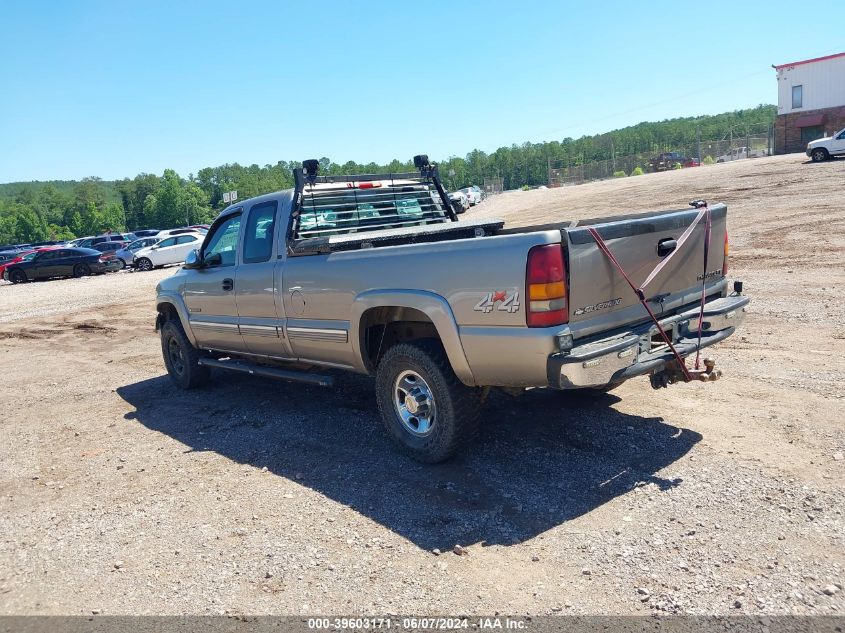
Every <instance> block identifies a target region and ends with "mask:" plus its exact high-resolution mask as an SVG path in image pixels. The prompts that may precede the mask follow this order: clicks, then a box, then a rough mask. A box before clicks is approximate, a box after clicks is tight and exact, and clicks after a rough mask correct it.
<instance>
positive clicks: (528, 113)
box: [0, 0, 845, 182]
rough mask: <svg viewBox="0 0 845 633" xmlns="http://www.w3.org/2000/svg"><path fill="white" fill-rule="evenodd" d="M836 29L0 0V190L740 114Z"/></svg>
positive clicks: (445, 11) (487, 144)
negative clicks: (22, 183)
mask: <svg viewBox="0 0 845 633" xmlns="http://www.w3.org/2000/svg"><path fill="white" fill-rule="evenodd" d="M799 7H801V8H800V10H799ZM813 16H816V17H813ZM843 23H845V2H842V1H841V0H830V1H827V2H826V1H816V2H810V3H805V4H803V5H801V4H798V3H796V2H794V0H791V1H789V2H776V1H772V0H769V1H766V2H763V1H756V0H746V1H743V2H737V1H736V0H734V1H731V2H722V1H721V0H707V1H706V2H679V1H678V0H674V1H672V2H660V1H657V2H624V3H623V2H619V3H615V2H609V1H605V2H580V3H570V2H564V1H563V0H559V1H557V2H554V1H552V2H541V1H535V2H530V3H528V2H513V1H511V2H498V1H495V0H491V1H487V2H454V1H453V2H445V1H444V2H441V1H439V0H429V1H428V2H416V3H412V2H373V3H341V2H332V1H325V2H297V3H292V2H285V1H266V2H263V1H262V2H250V1H247V0H245V1H242V2H238V3H232V2H217V1H212V0H209V1H205V2H188V1H182V0H170V1H169V2H158V1H155V0H148V1H145V2H131V1H128V0H127V1H126V2H123V1H121V2H86V1H84V0H79V1H70V0H68V1H66V2H59V1H56V2H43V1H38V0H29V1H27V2H17V3H13V2H4V3H2V4H0V24H2V25H3V26H4V29H3V37H2V38H0V78H2V83H3V98H2V101H0V147H2V148H3V151H2V152H0V182H9V181H18V180H46V179H76V178H82V177H84V176H93V175H96V176H100V177H102V178H104V179H114V178H121V177H124V176H130V177H131V176H134V175H135V174H137V173H139V172H151V173H159V174H160V173H161V172H162V171H163V170H164V169H165V168H167V167H171V168H174V169H176V170H177V171H178V172H179V173H180V174H182V175H183V176H187V175H188V174H189V173H195V172H196V171H197V170H198V169H200V168H202V167H207V166H214V165H219V164H223V163H226V162H239V163H242V164H252V163H258V164H260V165H264V164H267V163H275V162H276V161H278V160H283V159H284V160H288V159H297V160H299V159H303V158H310V157H322V156H328V157H330V158H331V159H333V160H335V161H336V162H345V161H347V160H356V161H359V162H366V161H370V160H373V161H377V162H386V161H389V160H391V159H392V158H402V159H407V158H409V157H410V156H412V155H414V154H416V153H420V152H426V153H428V154H429V155H430V156H432V157H434V158H443V157H446V156H449V155H465V154H466V153H467V152H469V151H470V150H472V149H474V148H478V149H482V150H485V151H493V150H495V149H496V148H497V147H500V146H502V145H510V144H513V143H522V142H525V141H544V140H554V139H558V140H560V139H563V138H564V137H567V136H571V137H576V138H577V137H578V136H581V135H583V134H592V133H597V132H604V131H607V130H611V129H614V128H619V127H624V126H626V125H630V124H633V123H637V122H639V121H645V120H660V119H664V118H671V117H676V116H690V115H698V114H714V113H718V112H723V111H726V110H733V109H737V108H745V107H753V106H755V105H757V104H759V103H774V102H775V100H776V83H775V80H774V71H773V70H772V69H771V64H775V63H784V62H788V61H795V60H799V59H805V58H808V57H815V56H818V55H823V54H827V53H832V52H839V51H842V50H845V35H843V32H842V29H841V25H842V24H843ZM825 31H827V32H828V33H829V34H830V35H831V37H823V38H818V37H812V35H813V34H818V33H822V32H825Z"/></svg>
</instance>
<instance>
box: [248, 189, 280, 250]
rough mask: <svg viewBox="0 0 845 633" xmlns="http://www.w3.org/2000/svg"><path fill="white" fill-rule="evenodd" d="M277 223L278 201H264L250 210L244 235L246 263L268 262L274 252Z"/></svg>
mask: <svg viewBox="0 0 845 633" xmlns="http://www.w3.org/2000/svg"><path fill="white" fill-rule="evenodd" d="M275 224H276V203H275V202H262V203H261V204H256V205H255V206H254V207H252V209H250V210H249V220H248V221H247V223H246V235H245V236H244V253H243V261H244V263H246V264H254V263H257V262H266V261H267V260H268V259H270V254H271V253H272V252H273V234H274V231H273V227H274V226H275Z"/></svg>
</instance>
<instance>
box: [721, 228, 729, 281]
mask: <svg viewBox="0 0 845 633" xmlns="http://www.w3.org/2000/svg"><path fill="white" fill-rule="evenodd" d="M728 251H730V246H729V244H728V232H727V231H725V259H724V260H723V261H722V276H724V277H727V276H728Z"/></svg>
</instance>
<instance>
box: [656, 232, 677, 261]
mask: <svg viewBox="0 0 845 633" xmlns="http://www.w3.org/2000/svg"><path fill="white" fill-rule="evenodd" d="M676 248H678V242H677V240H675V238H673V237H667V238H666V239H663V240H660V241H659V242H658V243H657V254H658V255H659V256H660V257H666V256H667V255H668V254H669V253H671V252H672V251H674V250H675V249H676Z"/></svg>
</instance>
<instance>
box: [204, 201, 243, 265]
mask: <svg viewBox="0 0 845 633" xmlns="http://www.w3.org/2000/svg"><path fill="white" fill-rule="evenodd" d="M240 230H241V214H240V213H238V214H236V215H232V216H229V217H228V218H226V219H225V220H224V221H223V222H221V223H220V224H218V225H217V226H216V227H212V231H211V232H210V233H209V235H208V237H207V238H206V241H205V246H204V247H203V249H202V257H203V259H207V258H208V257H209V256H210V255H214V254H215V253H219V254H220V260H221V261H220V265H221V266H234V264H235V250H236V249H237V247H238V233H239V232H240Z"/></svg>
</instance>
